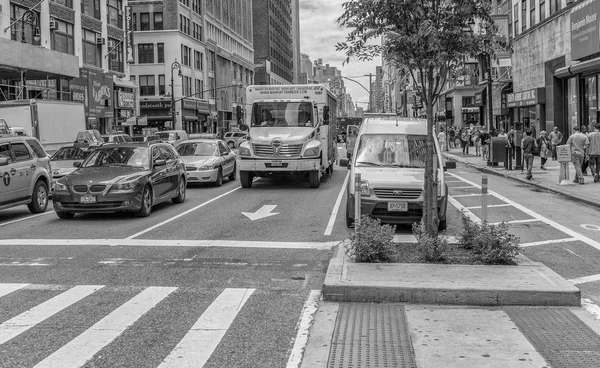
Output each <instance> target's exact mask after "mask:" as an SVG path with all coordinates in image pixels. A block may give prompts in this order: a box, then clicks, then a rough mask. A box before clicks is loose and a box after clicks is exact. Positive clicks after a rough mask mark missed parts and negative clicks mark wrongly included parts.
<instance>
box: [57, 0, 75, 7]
mask: <svg viewBox="0 0 600 368" xmlns="http://www.w3.org/2000/svg"><path fill="white" fill-rule="evenodd" d="M52 1H53V2H55V3H57V4H60V5H62V6H66V7H67V8H71V9H73V0H52Z"/></svg>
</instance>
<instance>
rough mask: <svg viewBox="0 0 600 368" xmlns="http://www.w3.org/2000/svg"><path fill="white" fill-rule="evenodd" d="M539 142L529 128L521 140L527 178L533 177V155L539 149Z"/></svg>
mask: <svg viewBox="0 0 600 368" xmlns="http://www.w3.org/2000/svg"><path fill="white" fill-rule="evenodd" d="M537 147H538V145H537V142H536V140H535V139H533V137H532V136H531V130H529V129H527V131H526V132H525V137H524V138H523V140H522V141H521V151H522V152H523V162H525V165H526V166H527V180H531V179H533V175H532V174H531V169H533V157H534V155H535V152H536V150H537Z"/></svg>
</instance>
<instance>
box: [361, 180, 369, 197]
mask: <svg viewBox="0 0 600 368" xmlns="http://www.w3.org/2000/svg"><path fill="white" fill-rule="evenodd" d="M360 195H362V196H365V197H368V196H370V195H371V190H370V189H369V182H368V181H366V180H361V182H360Z"/></svg>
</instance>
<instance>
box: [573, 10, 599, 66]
mask: <svg viewBox="0 0 600 368" xmlns="http://www.w3.org/2000/svg"><path fill="white" fill-rule="evenodd" d="M599 8H600V5H598V1H596V0H586V1H584V2H582V3H580V4H578V5H577V6H574V7H573V8H572V9H571V59H572V60H580V59H581V58H584V57H586V56H589V55H591V54H594V53H596V52H598V50H599V48H600V36H599V35H598V21H599V19H598V18H599V17H598V10H599Z"/></svg>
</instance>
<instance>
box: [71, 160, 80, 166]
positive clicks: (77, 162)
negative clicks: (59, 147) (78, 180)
mask: <svg viewBox="0 0 600 368" xmlns="http://www.w3.org/2000/svg"><path fill="white" fill-rule="evenodd" d="M73 167H81V162H80V161H75V162H73Z"/></svg>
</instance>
